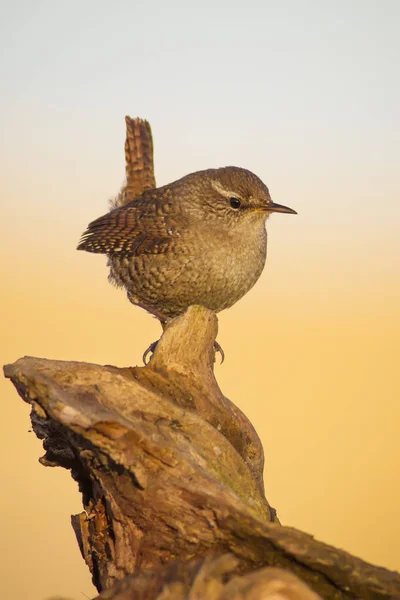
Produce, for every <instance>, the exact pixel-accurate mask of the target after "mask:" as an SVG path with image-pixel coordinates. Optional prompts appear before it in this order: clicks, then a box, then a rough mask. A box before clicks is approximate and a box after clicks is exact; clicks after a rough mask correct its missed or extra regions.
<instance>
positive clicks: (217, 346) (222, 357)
mask: <svg viewBox="0 0 400 600" xmlns="http://www.w3.org/2000/svg"><path fill="white" fill-rule="evenodd" d="M214 352H215V353H217V352H219V353H220V355H221V362H220V363H219V364H220V365H222V363H223V362H224V360H225V352H224V351H223V350H222V347H221V346H220V345H219V344H218V342H217V341H215V342H214Z"/></svg>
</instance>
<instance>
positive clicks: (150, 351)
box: [142, 340, 160, 366]
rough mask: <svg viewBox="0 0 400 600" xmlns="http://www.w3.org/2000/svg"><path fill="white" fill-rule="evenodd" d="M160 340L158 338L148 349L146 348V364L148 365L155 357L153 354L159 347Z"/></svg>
mask: <svg viewBox="0 0 400 600" xmlns="http://www.w3.org/2000/svg"><path fill="white" fill-rule="evenodd" d="M159 341H160V340H157V341H156V342H153V343H152V344H150V346H149V347H148V348H147V350H145V352H144V354H143V356H142V360H143V363H144V365H145V366H147V365H148V364H149V362H150V361H151V359H152V358H153V354H154V352H155V349H156V348H157V344H158V342H159ZM149 354H151V356H150V358H149V360H147V357H148V355H149Z"/></svg>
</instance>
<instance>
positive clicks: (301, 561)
mask: <svg viewBox="0 0 400 600" xmlns="http://www.w3.org/2000/svg"><path fill="white" fill-rule="evenodd" d="M216 334H217V318H216V316H215V314H214V313H212V312H211V311H209V310H207V309H205V308H203V307H198V306H193V307H190V308H189V309H188V311H187V312H186V313H185V314H184V315H182V316H180V317H178V318H176V319H174V320H173V321H172V322H171V323H170V325H169V326H168V327H167V329H166V331H165V332H164V334H163V336H162V338H161V340H160V342H159V344H158V346H157V348H156V350H155V353H154V356H153V358H152V360H151V361H150V363H149V364H148V365H147V366H145V367H127V368H117V367H113V366H100V365H93V364H87V363H79V362H64V361H52V360H47V359H40V358H31V357H25V358H22V359H20V360H18V361H17V362H16V363H14V364H12V365H7V366H6V367H5V375H6V377H9V378H10V379H11V380H12V382H13V384H14V385H15V387H16V388H17V390H18V392H19V394H20V395H21V397H22V398H23V399H24V400H25V401H26V402H29V403H30V404H31V406H32V413H31V420H32V425H33V429H34V431H35V433H36V435H37V436H38V437H40V438H41V439H43V445H44V449H45V451H46V453H45V455H44V456H43V457H42V458H41V459H40V460H41V463H42V464H43V465H45V466H62V467H64V468H67V469H70V470H71V473H72V476H73V478H74V479H75V480H76V481H77V482H78V484H79V488H80V491H81V493H82V499H83V506H84V511H83V512H82V513H81V514H79V515H74V516H73V517H72V525H73V528H74V530H75V533H76V536H77V539H78V543H79V546H80V549H81V552H82V555H83V557H84V559H85V561H86V563H87V564H88V566H89V568H90V570H91V573H92V577H93V582H94V584H95V586H96V587H97V589H98V590H99V592H101V593H100V596H98V598H99V600H100V599H102V600H106V599H107V600H111V599H112V600H128V599H136V598H139V599H146V600H147V599H153V598H154V599H156V598H157V599H159V600H161V599H163V600H167V599H172V598H176V599H181V598H182V599H183V598H188V599H192V600H194V599H200V598H210V599H212V600H214V599H215V600H217V599H218V600H222V599H228V598H230V599H231V598H233V599H235V600H239V599H248V600H250V599H251V600H256V599H258V598H271V600H272V599H275V600H277V599H292V600H296V599H298V600H300V599H304V600H305V599H310V600H312V599H316V598H320V597H322V598H335V599H341V598H367V599H384V598H386V599H389V598H391V599H394V598H399V599H400V576H399V575H398V574H397V573H394V572H390V571H388V570H386V569H383V568H378V567H374V566H372V565H368V564H367V563H365V562H364V561H362V560H360V559H358V558H355V557H353V556H351V555H350V554H348V553H346V552H344V551H342V550H338V549H335V548H333V547H330V546H328V545H326V544H323V543H321V542H317V541H315V540H314V539H313V537H312V536H310V535H307V534H305V533H302V532H300V531H297V530H295V529H292V528H288V527H283V526H281V525H280V524H279V521H278V519H277V516H276V511H275V510H274V509H272V508H271V507H270V505H269V504H268V502H267V500H266V498H265V495H264V487H263V477H262V473H263V462H264V460H263V450H262V446H261V443H260V440H259V438H258V436H257V433H256V432H255V430H254V428H253V426H252V425H251V423H250V422H249V421H248V419H247V418H246V417H245V415H244V414H243V413H242V412H241V411H240V410H239V409H238V408H237V407H236V406H235V405H234V404H233V403H232V402H231V401H230V400H228V399H227V398H225V397H224V396H223V394H222V392H221V390H220V389H219V387H218V384H217V382H216V380H215V377H214V372H213V363H214V350H213V348H214V341H215V338H216Z"/></svg>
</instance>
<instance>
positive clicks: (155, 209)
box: [78, 197, 183, 256]
mask: <svg viewBox="0 0 400 600" xmlns="http://www.w3.org/2000/svg"><path fill="white" fill-rule="evenodd" d="M160 200H161V201H160ZM179 223H180V229H181V228H182V224H183V215H181V217H180V219H179ZM178 237H180V232H179V231H178V228H177V226H176V207H175V210H174V206H173V203H169V202H168V199H165V200H163V199H160V198H159V197H158V198H156V199H152V198H151V197H150V198H147V199H144V198H139V199H138V200H135V201H133V202H131V203H130V204H128V205H126V206H122V207H121V208H116V209H115V210H112V211H111V212H109V213H107V214H106V215H103V216H102V217H99V218H98V219H96V220H95V221H93V222H92V223H90V224H89V225H88V227H87V229H86V231H85V232H84V233H83V235H82V237H81V239H80V241H79V245H78V250H86V251H87V252H97V253H99V254H125V255H130V256H139V255H140V254H163V253H165V252H167V251H168V249H169V248H170V247H171V245H172V244H175V243H176V241H177V238H178Z"/></svg>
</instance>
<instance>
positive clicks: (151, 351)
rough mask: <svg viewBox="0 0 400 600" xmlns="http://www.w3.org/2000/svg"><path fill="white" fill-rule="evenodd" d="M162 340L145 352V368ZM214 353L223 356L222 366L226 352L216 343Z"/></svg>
mask: <svg viewBox="0 0 400 600" xmlns="http://www.w3.org/2000/svg"><path fill="white" fill-rule="evenodd" d="M159 341H160V340H157V341H156V342H153V343H152V344H150V346H149V347H148V348H147V350H145V352H144V353H143V357H142V360H143V363H144V365H145V366H147V365H148V364H149V362H150V361H151V359H152V358H153V354H154V352H155V349H156V348H157V344H158V342H159ZM214 352H215V353H217V352H219V353H220V355H221V362H220V364H221V365H222V363H223V362H224V360H225V352H224V351H223V350H222V348H221V346H220V345H219V344H218V342H217V341H215V342H214ZM149 354H151V356H150V358H149V360H147V357H148V356H149Z"/></svg>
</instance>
